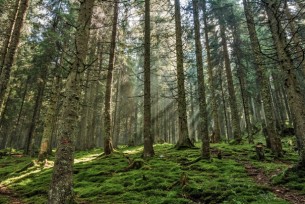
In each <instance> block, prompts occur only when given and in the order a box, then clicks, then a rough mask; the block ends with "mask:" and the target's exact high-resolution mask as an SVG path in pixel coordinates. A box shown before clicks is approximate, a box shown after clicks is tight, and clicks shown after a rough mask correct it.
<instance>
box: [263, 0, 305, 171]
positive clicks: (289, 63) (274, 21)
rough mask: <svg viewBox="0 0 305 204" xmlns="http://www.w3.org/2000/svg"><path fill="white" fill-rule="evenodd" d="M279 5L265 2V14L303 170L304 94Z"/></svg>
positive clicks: (304, 142)
mask: <svg viewBox="0 0 305 204" xmlns="http://www.w3.org/2000/svg"><path fill="white" fill-rule="evenodd" d="M278 8H279V5H278V2H277V3H275V1H273V0H268V1H266V12H267V16H268V20H269V21H268V23H269V27H270V31H271V34H272V38H273V41H274V45H275V47H276V52H277V56H278V59H279V65H280V67H281V69H282V73H283V75H284V81H285V83H284V84H285V88H286V90H287V95H288V102H289V105H290V107H291V109H292V113H293V116H294V121H295V127H296V135H297V138H298V141H299V142H300V162H299V165H300V166H301V167H303V168H305V108H304V107H305V102H304V93H302V92H300V84H298V82H297V76H296V71H295V70H294V64H293V60H292V56H291V54H290V53H289V50H287V49H286V46H287V45H286V40H285V36H283V34H284V32H283V29H282V27H281V24H280V19H279V16H278V15H277V14H278V13H279V10H278Z"/></svg>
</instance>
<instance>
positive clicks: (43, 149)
mask: <svg viewBox="0 0 305 204" xmlns="http://www.w3.org/2000/svg"><path fill="white" fill-rule="evenodd" d="M59 83H60V82H59V77H58V76H55V77H54V81H53V83H52V88H51V96H50V101H49V106H48V109H47V113H46V115H45V117H44V128H43V133H42V140H41V144H40V150H39V155H38V161H43V160H44V159H46V156H47V154H48V151H49V146H50V145H52V144H51V140H52V135H53V133H54V129H55V123H56V116H57V106H58V99H59V93H60V89H59Z"/></svg>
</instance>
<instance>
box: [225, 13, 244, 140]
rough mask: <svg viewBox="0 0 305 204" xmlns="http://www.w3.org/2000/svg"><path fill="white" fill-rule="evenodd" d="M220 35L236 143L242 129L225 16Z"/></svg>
mask: <svg viewBox="0 0 305 204" xmlns="http://www.w3.org/2000/svg"><path fill="white" fill-rule="evenodd" d="M219 20H220V36H221V44H222V49H223V57H224V63H225V66H224V67H225V71H226V77H227V83H228V91H229V102H230V103H229V104H230V109H231V117H232V127H233V137H234V140H235V141H236V143H238V144H239V143H240V142H241V140H242V137H241V131H240V118H239V115H238V109H237V102H236V95H235V88H234V84H233V76H232V70H231V63H230V58H229V51H228V45H227V38H226V33H225V26H224V22H223V17H220V19H219Z"/></svg>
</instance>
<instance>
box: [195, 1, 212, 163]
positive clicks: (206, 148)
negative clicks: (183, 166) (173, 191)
mask: <svg viewBox="0 0 305 204" xmlns="http://www.w3.org/2000/svg"><path fill="white" fill-rule="evenodd" d="M193 18H194V30H195V44H196V61H197V81H198V82H197V83H198V100H199V122H198V125H199V128H200V131H199V134H200V135H201V137H202V150H201V156H202V158H204V159H210V138H209V132H208V119H207V115H208V114H207V105H206V97H205V85H204V76H203V62H202V46H201V42H200V25H199V8H198V0H193Z"/></svg>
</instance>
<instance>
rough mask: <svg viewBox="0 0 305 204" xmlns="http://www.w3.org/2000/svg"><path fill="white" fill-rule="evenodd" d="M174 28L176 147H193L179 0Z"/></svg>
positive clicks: (176, 3) (176, 5)
mask: <svg viewBox="0 0 305 204" xmlns="http://www.w3.org/2000/svg"><path fill="white" fill-rule="evenodd" d="M175 30H176V60H177V80H178V116H179V139H178V142H177V144H176V148H177V149H180V148H189V147H194V144H193V143H192V141H191V140H190V138H189V133H188V124H187V114H186V98H185V87H184V79H185V76H184V70H183V47H182V46H183V45H182V30H181V12H180V0H175Z"/></svg>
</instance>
